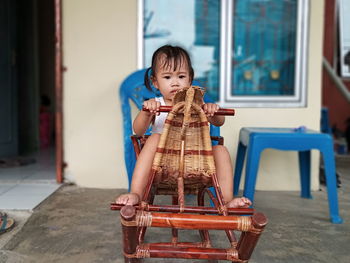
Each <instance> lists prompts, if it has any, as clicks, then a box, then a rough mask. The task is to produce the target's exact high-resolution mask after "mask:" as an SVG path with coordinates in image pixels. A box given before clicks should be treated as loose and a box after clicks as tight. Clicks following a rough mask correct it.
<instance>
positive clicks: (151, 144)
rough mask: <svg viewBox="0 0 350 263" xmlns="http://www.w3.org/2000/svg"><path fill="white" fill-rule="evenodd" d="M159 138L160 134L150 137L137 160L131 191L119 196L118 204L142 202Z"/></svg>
mask: <svg viewBox="0 0 350 263" xmlns="http://www.w3.org/2000/svg"><path fill="white" fill-rule="evenodd" d="M159 138H160V134H152V135H151V136H150V137H148V139H147V141H146V143H145V145H144V146H143V148H142V151H141V152H140V155H139V157H138V158H137V161H136V165H135V169H134V172H133V175H132V181H131V189H130V193H128V194H123V195H120V196H118V197H117V199H116V201H115V202H116V203H117V204H123V205H135V204H138V203H139V202H140V199H141V198H142V195H143V192H144V190H145V187H146V184H147V182H148V178H149V175H150V172H151V168H152V163H153V159H154V155H155V153H156V149H157V146H158V142H159Z"/></svg>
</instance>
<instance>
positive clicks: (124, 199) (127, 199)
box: [115, 193, 140, 205]
mask: <svg viewBox="0 0 350 263" xmlns="http://www.w3.org/2000/svg"><path fill="white" fill-rule="evenodd" d="M139 202H140V197H139V195H138V194H135V193H128V194H122V195H120V196H118V197H117V199H116V200H115V203H116V204H118V205H136V204H138V203H139Z"/></svg>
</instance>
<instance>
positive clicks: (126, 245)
mask: <svg viewBox="0 0 350 263" xmlns="http://www.w3.org/2000/svg"><path fill="white" fill-rule="evenodd" d="M120 217H121V223H122V232H123V251H124V262H125V263H137V262H141V261H140V259H138V258H135V254H136V247H137V245H138V244H139V243H138V241H137V226H134V225H131V224H128V222H130V221H133V220H135V218H136V209H135V207H133V206H129V205H128V206H124V207H123V208H122V209H121V210H120Z"/></svg>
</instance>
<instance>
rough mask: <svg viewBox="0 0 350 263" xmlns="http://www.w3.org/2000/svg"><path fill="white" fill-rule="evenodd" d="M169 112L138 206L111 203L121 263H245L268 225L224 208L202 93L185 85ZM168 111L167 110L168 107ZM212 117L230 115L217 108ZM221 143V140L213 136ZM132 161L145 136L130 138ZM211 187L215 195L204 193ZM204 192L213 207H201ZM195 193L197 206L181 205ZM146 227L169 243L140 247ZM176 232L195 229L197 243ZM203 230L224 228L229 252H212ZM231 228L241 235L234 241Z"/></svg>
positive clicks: (259, 215) (242, 211) (250, 211)
mask: <svg viewBox="0 0 350 263" xmlns="http://www.w3.org/2000/svg"><path fill="white" fill-rule="evenodd" d="M173 105H174V106H173V107H172V108H171V107H166V106H163V107H161V111H169V110H170V112H169V114H168V116H167V119H166V121H165V125H164V129H163V132H162V135H161V137H160V141H159V144H158V148H157V151H156V154H155V158H154V161H153V165H152V171H151V175H150V177H149V181H148V184H147V187H146V189H145V191H144V195H143V198H142V201H141V203H140V204H139V205H135V206H129V205H128V206H123V205H117V204H111V209H112V210H120V216H121V224H122V232H123V245H124V248H123V252H124V258H125V262H140V260H141V259H142V258H149V257H151V258H187V259H207V260H209V261H210V262H216V260H228V261H232V262H247V261H248V260H249V259H250V256H251V254H252V252H253V250H254V248H255V246H256V244H257V242H258V239H259V237H260V235H261V233H262V231H263V230H264V227H265V225H266V224H267V219H266V217H265V216H264V215H263V214H262V213H255V212H254V210H253V209H250V208H227V207H226V206H225V205H224V201H223V196H222V193H221V190H220V186H219V183H218V179H217V175H216V171H215V164H214V158H213V154H212V144H211V138H210V135H209V125H208V120H207V117H206V115H205V113H204V111H203V110H202V108H201V105H203V91H202V90H201V89H200V88H199V87H190V88H187V89H183V90H181V91H179V92H177V93H176V94H175V96H174V100H173ZM169 108H170V109H169ZM216 114H222V115H234V110H227V109H220V110H219V111H218V112H217V113H216ZM212 139H215V140H218V141H219V144H222V143H223V139H222V138H212ZM132 140H133V144H134V148H135V153H136V157H137V156H138V154H139V153H140V150H141V148H142V146H143V144H144V142H145V140H146V137H136V136H133V137H132ZM209 187H214V189H215V194H216V197H215V195H214V194H212V192H211V191H210V190H209V189H208V188H209ZM205 193H207V194H208V196H209V197H210V199H211V201H212V202H213V204H214V206H215V207H205V206H204V195H205ZM159 194H166V195H172V200H173V204H172V205H167V206H165V205H153V200H154V196H155V195H159ZM186 194H196V195H197V200H198V206H188V205H185V199H184V196H185V195H186ZM147 227H162V228H171V229H172V239H171V241H170V242H168V243H144V235H145V231H146V228H147ZM178 229H198V230H199V233H200V237H201V240H202V242H179V241H178ZM208 230H225V232H226V235H227V237H228V241H229V246H228V248H225V249H223V248H213V247H212V244H211V241H210V237H209V232H208ZM233 230H235V231H240V232H241V235H240V237H239V239H237V238H236V236H235V234H234V232H233Z"/></svg>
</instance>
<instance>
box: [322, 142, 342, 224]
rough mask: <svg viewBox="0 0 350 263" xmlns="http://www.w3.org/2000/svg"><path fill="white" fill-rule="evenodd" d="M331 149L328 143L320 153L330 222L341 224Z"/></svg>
mask: <svg viewBox="0 0 350 263" xmlns="http://www.w3.org/2000/svg"><path fill="white" fill-rule="evenodd" d="M332 147H333V146H332V144H331V143H329V146H328V147H325V149H323V150H322V151H321V152H322V156H323V161H324V168H325V176H326V185H327V195H328V204H329V214H330V217H331V222H332V223H334V224H341V223H342V222H343V219H342V218H341V217H340V216H339V208H338V195H337V182H336V173H335V161H334V152H333V148H332Z"/></svg>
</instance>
